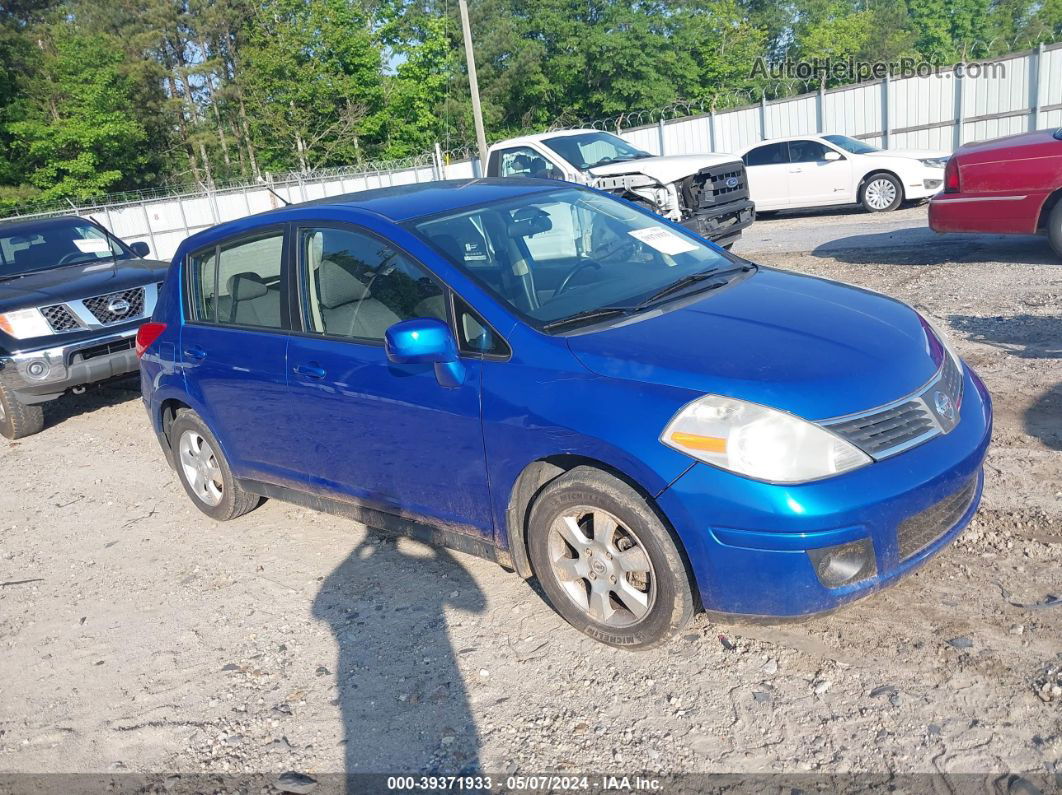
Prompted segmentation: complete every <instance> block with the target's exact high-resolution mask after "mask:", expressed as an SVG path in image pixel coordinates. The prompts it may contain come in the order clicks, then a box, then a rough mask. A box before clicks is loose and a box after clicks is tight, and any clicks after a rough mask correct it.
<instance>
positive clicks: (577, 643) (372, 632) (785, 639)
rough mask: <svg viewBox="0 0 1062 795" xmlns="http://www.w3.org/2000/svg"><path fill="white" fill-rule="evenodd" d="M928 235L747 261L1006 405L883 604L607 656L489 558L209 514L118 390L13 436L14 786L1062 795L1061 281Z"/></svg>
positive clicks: (130, 396) (358, 532)
mask: <svg viewBox="0 0 1062 795" xmlns="http://www.w3.org/2000/svg"><path fill="white" fill-rule="evenodd" d="M925 225H926V209H925V207H914V208H910V209H905V210H902V211H900V212H898V213H894V214H890V215H886V216H870V215H865V214H862V213H856V212H854V211H852V212H849V211H844V212H841V213H811V214H804V215H796V216H793V215H788V216H787V215H781V216H778V217H776V218H773V219H770V220H766V219H765V220H762V221H759V222H757V224H756V225H755V226H754V227H753V228H752V229H751V230H750V231H749V234H747V235H746V237H745V239H744V240H742V241H741V242H740V243H739V244H738V246H737V248H736V249H735V251H736V252H737V253H740V254H742V255H744V256H748V257H750V258H752V259H756V260H758V261H760V262H763V263H764V264H769V265H774V266H779V267H784V268H791V269H794V270H799V271H805V272H808V273H813V274H816V275H820V276H824V277H828V278H831V279H838V280H841V281H846V282H850V283H853V284H857V285H861V286H864V287H868V288H871V289H874V290H879V291H883V292H886V293H889V294H891V295H894V296H897V297H899V298H902V299H904V300H906V301H908V302H910V303H912V304H914V305H916V306H918V307H919V308H922V309H925V310H926V311H928V312H929V313H931V314H932V315H934V316H935V317H937V318H940V319H942V320H944V321H945V322H946V323H947V324H948V326H950V329H951V333H952V334H953V336H954V338H955V340H956V341H957V347H958V348H959V350H960V352H961V353H962V355H963V356H964V357H965V358H966V360H967V361H968V362H969V363H970V364H971V365H972V366H973V367H975V368H976V369H977V370H978V372H979V373H980V374H981V376H982V377H983V378H984V380H985V382H986V383H987V385H988V387H989V389H990V390H991V392H992V394H993V396H994V398H995V412H996V414H995V421H996V431H995V439H994V443H993V447H992V450H991V453H990V455H989V458H988V463H987V481H986V488H985V495H984V502H983V507H982V509H981V512H980V514H979V515H978V516H977V518H976V520H975V522H974V524H973V525H972V526H971V528H970V529H968V530H967V531H966V533H965V534H964V535H963V536H962V537H961V538H960V540H959V541H958V543H957V544H955V545H954V546H953V547H952V548H950V549H949V550H947V551H946V552H944V553H943V554H941V555H939V556H938V557H937V558H936V559H935V560H934V561H933V562H932V563H931V564H929V565H928V566H926V567H925V568H923V569H922V570H921V571H920V572H918V573H917V574H916V575H914V576H912V577H909V578H908V579H906V580H905V581H903V582H902V583H900V584H899V585H898V586H897V587H894V588H892V589H891V590H888V591H886V592H883V593H881V594H880V595H878V596H876V597H873V598H871V599H869V600H865V601H863V602H861V603H858V604H856V605H854V606H851V607H849V608H847V609H844V610H842V611H840V612H837V613H835V614H833V615H830V616H827V617H823V618H817V619H814V620H810V621H807V622H805V623H801V624H785V625H778V626H767V625H744V624H729V623H728V624H720V623H713V622H711V621H709V620H708V619H707V618H705V617H704V616H699V617H698V618H697V619H695V621H694V623H693V624H692V625H691V626H690V627H689V629H688V631H687V632H686V633H685V634H684V635H683V636H682V637H681V638H680V639H678V640H676V641H675V642H673V643H672V644H670V645H668V646H667V647H665V648H662V649H659V650H656V651H653V652H648V653H641V654H635V653H629V652H623V651H615V650H612V649H610V648H607V647H605V646H602V645H599V644H597V643H595V642H593V641H591V640H589V639H588V638H585V637H583V636H582V635H580V634H579V633H577V632H576V631H574V630H572V629H570V628H569V627H568V626H567V625H566V624H564V623H563V622H562V621H561V620H560V619H559V618H558V617H557V616H556V615H555V614H554V613H553V612H552V610H550V608H549V607H548V606H547V605H546V604H545V603H544V601H543V600H542V598H541V596H540V595H539V593H538V592H537V591H536V590H535V588H534V587H533V585H532V584H529V583H526V582H524V581H522V580H520V579H519V578H518V577H516V576H515V575H511V574H508V573H506V572H505V571H503V570H502V569H500V568H498V567H496V566H494V565H493V564H490V563H487V562H485V561H482V560H479V559H476V558H472V557H467V556H464V555H461V554H458V553H452V552H448V551H445V550H441V549H433V548H429V547H426V546H423V545H421V544H418V543H415V542H412V541H407V540H397V541H396V540H395V539H393V538H392V539H388V538H385V537H383V536H381V535H380V534H378V533H375V532H372V531H368V530H366V529H365V528H363V527H361V526H359V525H356V524H353V523H351V522H349V521H346V520H343V519H338V518H334V517H331V516H327V515H323V514H315V513H312V512H310V511H308V510H304V509H302V508H297V507H293V506H291V505H287V504H284V503H281V502H277V501H272V502H268V503H266V504H264V505H263V506H262V507H261V508H259V509H258V510H256V511H254V512H252V513H251V514H249V515H248V516H246V517H244V518H243V519H240V520H238V521H235V522H231V523H228V524H218V523H215V522H212V521H211V520H208V519H207V518H206V517H204V516H203V515H202V514H200V513H199V512H198V511H197V510H195V508H194V507H193V506H192V504H191V503H190V502H189V500H188V498H187V497H186V496H185V494H184V492H183V491H182V490H181V488H180V486H179V484H178V482H177V479H176V476H175V475H174V474H173V473H172V472H171V471H170V470H169V469H168V468H167V467H166V465H165V463H164V461H163V458H162V455H161V453H160V451H159V449H158V447H157V445H156V442H155V440H154V438H153V437H152V436H151V433H150V431H149V428H148V424H147V420H146V418H145V415H144V411H143V408H142V406H141V403H140V401H139V398H138V395H137V393H136V392H134V391H133V389H132V388H120V387H111V388H107V389H103V390H99V391H96V392H94V393H90V394H88V395H86V396H83V397H80V398H74V397H67V398H64V399H63V400H61V401H59V402H58V403H56V404H52V405H50V406H49V407H48V409H47V426H48V427H47V428H46V430H45V432H44V433H42V434H41V435H39V436H35V437H32V438H29V439H26V440H23V441H21V442H18V443H3V444H0V468H2V469H0V471H2V472H3V481H2V484H3V487H2V490H0V582H2V586H0V672H2V676H0V772H99V773H114V772H122V771H129V772H159V771H167V772H176V773H180V774H184V775H188V774H194V773H202V772H211V773H234V772H251V771H253V772H262V773H271V774H277V773H280V772H282V771H288V770H294V771H299V772H301V773H304V774H307V775H310V776H320V775H321V774H326V773H336V772H343V771H348V772H352V773H355V772H360V771H375V772H419V771H437V772H441V773H445V772H458V771H461V770H466V771H468V770H475V769H481V770H483V771H487V772H492V773H495V774H504V773H511V772H514V771H520V772H526V773H531V772H535V773H540V772H545V771H555V772H568V773H577V772H582V773H590V772H597V773H603V772H617V773H632V772H634V771H652V772H657V773H668V772H693V773H701V772H727V773H739V774H740V773H753V772H786V773H800V772H806V771H811V772H818V773H837V774H845V773H851V772H871V773H875V774H882V775H883V776H885V777H888V776H889V775H890V774H897V773H910V772H917V773H932V772H938V773H940V772H947V773H978V774H983V775H1003V774H1009V773H1016V774H1021V775H1024V776H1029V777H1032V776H1041V777H1042V776H1045V775H1046V776H1051V777H1054V776H1058V777H1059V778H1057V779H1055V781H1056V782H1059V781H1062V687H1060V686H1062V673H1059V669H1058V666H1059V665H1060V664H1062V606H1054V607H1052V606H1043V605H1044V603H1045V601H1046V602H1047V603H1048V604H1050V601H1051V598H1050V597H1051V596H1052V595H1057V596H1059V597H1062V566H1060V565H1059V562H1060V558H1062V263H1060V262H1059V261H1058V260H1056V259H1055V258H1054V257H1053V255H1052V254H1051V252H1050V250H1049V249H1048V247H1047V245H1046V242H1044V241H1043V240H1038V239H1028V240H1026V239H1005V238H995V237H952V238H948V237H935V236H933V235H932V233H930V232H928V231H927V230H926V229H925ZM0 441H3V440H0ZM1012 791H1014V790H1012ZM1017 791H1022V790H1017Z"/></svg>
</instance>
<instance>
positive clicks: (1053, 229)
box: [1047, 201, 1062, 257]
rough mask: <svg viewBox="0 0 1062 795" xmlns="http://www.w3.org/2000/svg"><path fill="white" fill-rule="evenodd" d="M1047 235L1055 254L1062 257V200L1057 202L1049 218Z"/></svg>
mask: <svg viewBox="0 0 1062 795" xmlns="http://www.w3.org/2000/svg"><path fill="white" fill-rule="evenodd" d="M1047 237H1048V239H1049V240H1050V241H1051V248H1053V249H1054V250H1055V254H1057V255H1058V256H1060V257H1062V201H1058V202H1056V203H1055V208H1054V209H1053V210H1051V215H1049V216H1048V218H1047Z"/></svg>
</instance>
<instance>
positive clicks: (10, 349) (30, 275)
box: [0, 217, 169, 439]
mask: <svg viewBox="0 0 1062 795" xmlns="http://www.w3.org/2000/svg"><path fill="white" fill-rule="evenodd" d="M147 254H148V246H147V244H146V243H133V244H132V245H131V246H127V245H126V244H125V243H123V242H122V241H121V240H119V239H118V238H116V237H115V236H114V235H112V234H110V233H109V232H108V231H107V230H106V229H104V228H103V227H102V226H100V225H99V224H97V223H95V222H94V221H91V220H87V219H85V218H75V217H66V218H48V219H35V220H30V221H11V222H6V223H0V435H3V436H5V437H7V438H8V439H19V438H22V437H23V436H29V435H30V434H34V433H37V432H38V431H40V430H41V428H42V427H43V426H44V412H43V410H42V408H41V404H43V403H46V402H47V401H49V400H54V399H55V398H57V397H59V396H61V395H62V394H63V393H65V392H67V391H68V390H74V391H75V392H80V391H82V390H83V389H84V388H85V387H86V386H87V385H89V384H95V383H98V382H101V381H105V380H108V379H112V378H116V377H120V376H125V375H127V374H129V373H132V372H134V371H135V370H136V369H137V360H136V353H135V350H134V347H135V338H136V332H137V329H138V328H139V327H140V325H141V324H142V323H143V322H144V321H145V320H147V318H148V317H150V316H151V313H152V311H154V309H155V303H156V301H157V300H158V291H159V287H160V286H161V283H162V280H163V278H164V277H165V275H166V269H167V268H168V267H169V266H168V264H167V263H165V262H156V261H152V260H146V259H143V257H145V256H146V255H147Z"/></svg>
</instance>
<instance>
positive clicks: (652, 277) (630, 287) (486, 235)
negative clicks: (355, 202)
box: [410, 188, 736, 328]
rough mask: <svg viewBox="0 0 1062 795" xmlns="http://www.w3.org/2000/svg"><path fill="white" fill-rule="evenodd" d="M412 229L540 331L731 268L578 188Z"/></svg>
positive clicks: (654, 221) (656, 223)
mask: <svg viewBox="0 0 1062 795" xmlns="http://www.w3.org/2000/svg"><path fill="white" fill-rule="evenodd" d="M410 226H411V227H412V229H413V231H414V232H415V233H416V234H418V235H420V236H421V237H422V238H424V239H425V240H426V241H427V242H428V243H429V244H431V245H432V246H433V247H435V248H436V249H437V250H439V251H440V252H441V253H442V254H444V255H445V256H446V257H447V259H449V260H450V261H451V262H453V263H454V264H455V265H456V266H457V267H458V268H460V269H461V270H462V271H464V272H465V273H467V274H469V275H470V276H471V277H472V278H473V279H475V280H477V281H478V282H479V283H480V284H482V285H483V286H484V287H486V288H487V289H489V290H490V291H492V292H493V293H494V294H495V295H497V296H498V297H499V298H500V299H501V300H502V301H504V302H506V303H507V304H508V305H509V306H510V307H512V308H513V309H514V310H516V312H517V313H518V314H519V315H521V316H522V317H524V318H525V319H528V320H529V321H530V322H531V323H532V325H535V326H537V327H539V328H542V327H543V326H547V325H550V326H551V327H552V325H555V321H558V320H561V319H564V318H570V317H572V316H574V315H581V314H584V313H589V312H592V311H593V310H600V309H603V308H608V310H609V311H611V310H612V309H623V310H630V311H634V310H636V309H641V308H644V307H643V306H641V304H642V302H644V301H645V300H646V299H649V298H650V297H655V296H656V294H657V293H658V292H660V291H661V290H662V289H663V288H666V287H668V286H669V285H674V284H676V283H677V282H680V281H682V280H684V279H686V277H689V276H691V275H693V274H704V273H711V272H713V271H723V270H732V269H733V268H734V267H735V265H736V263H735V262H734V261H732V260H731V259H730V258H728V257H727V256H726V255H724V254H722V253H721V252H720V251H718V250H717V249H714V248H712V247H710V246H709V245H708V244H706V243H705V242H703V241H702V240H700V239H699V238H697V237H694V236H693V235H689V234H686V233H684V232H682V231H679V230H677V229H675V228H674V227H672V226H670V225H668V224H666V223H664V222H663V221H662V220H660V219H659V218H658V217H657V216H655V215H652V214H649V213H645V212H642V211H641V210H637V209H635V208H634V207H631V206H630V205H629V204H627V203H626V202H622V201H619V200H617V199H612V198H609V197H607V196H601V195H599V194H597V193H594V192H591V191H588V190H584V189H580V188H563V189H559V190H555V191H548V192H543V193H533V194H529V195H524V196H521V197H519V198H518V199H516V200H509V201H506V202H498V203H494V204H489V205H486V206H483V207H478V208H475V209H470V210H465V211H462V212H460V213H456V214H453V215H447V216H445V217H435V218H430V219H427V220H423V221H413V222H411V223H410ZM691 289H693V287H692V285H691ZM672 297H675V296H674V295H671V294H669V295H668V300H670V298H672ZM661 300H663V298H662V297H661ZM590 319H591V318H588V320H590Z"/></svg>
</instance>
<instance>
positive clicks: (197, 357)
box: [184, 345, 207, 362]
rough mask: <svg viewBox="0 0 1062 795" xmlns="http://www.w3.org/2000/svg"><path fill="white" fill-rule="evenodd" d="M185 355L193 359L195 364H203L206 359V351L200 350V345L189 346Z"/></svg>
mask: <svg viewBox="0 0 1062 795" xmlns="http://www.w3.org/2000/svg"><path fill="white" fill-rule="evenodd" d="M184 355H185V356H187V357H188V358H189V359H191V360H192V361H193V362H201V361H203V359H205V358H206V355H207V353H206V351H204V350H203V349H202V348H200V347H199V346H198V345H189V346H188V347H187V348H185V349H184Z"/></svg>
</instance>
